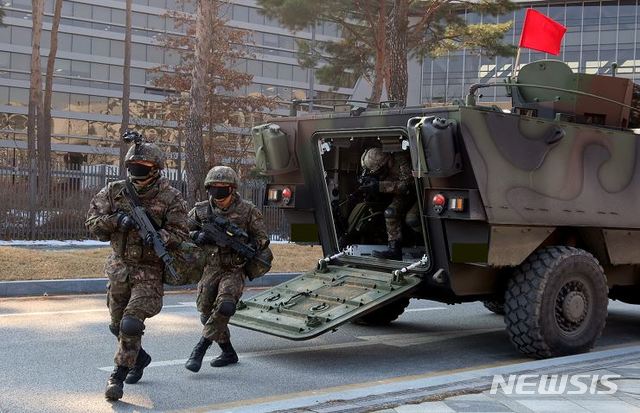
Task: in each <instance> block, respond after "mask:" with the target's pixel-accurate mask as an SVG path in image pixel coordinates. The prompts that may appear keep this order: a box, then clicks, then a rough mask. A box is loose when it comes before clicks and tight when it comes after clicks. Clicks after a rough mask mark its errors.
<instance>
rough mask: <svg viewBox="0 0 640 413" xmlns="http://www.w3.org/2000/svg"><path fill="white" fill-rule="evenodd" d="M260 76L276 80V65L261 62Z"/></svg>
mask: <svg viewBox="0 0 640 413" xmlns="http://www.w3.org/2000/svg"><path fill="white" fill-rule="evenodd" d="M262 76H264V77H270V78H273V79H276V78H277V77H278V65H277V63H272V62H262Z"/></svg>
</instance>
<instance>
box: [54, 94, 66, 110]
mask: <svg viewBox="0 0 640 413" xmlns="http://www.w3.org/2000/svg"><path fill="white" fill-rule="evenodd" d="M51 108H52V109H54V110H63V111H68V110H69V94H68V93H62V92H53V93H52V94H51Z"/></svg>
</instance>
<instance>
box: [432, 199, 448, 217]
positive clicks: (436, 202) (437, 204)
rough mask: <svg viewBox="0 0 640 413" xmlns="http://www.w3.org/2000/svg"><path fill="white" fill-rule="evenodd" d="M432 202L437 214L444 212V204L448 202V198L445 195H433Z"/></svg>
mask: <svg viewBox="0 0 640 413" xmlns="http://www.w3.org/2000/svg"><path fill="white" fill-rule="evenodd" d="M431 203H432V204H433V211H434V212H435V213H436V214H442V212H443V211H444V206H445V205H446V203H447V199H446V198H445V197H444V195H442V194H437V195H435V196H434V197H433V200H432V201H431Z"/></svg>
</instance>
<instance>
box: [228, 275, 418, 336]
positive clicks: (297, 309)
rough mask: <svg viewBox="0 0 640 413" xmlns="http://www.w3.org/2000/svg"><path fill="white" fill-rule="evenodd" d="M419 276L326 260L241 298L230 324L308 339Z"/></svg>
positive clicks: (404, 289) (379, 303)
mask: <svg viewBox="0 0 640 413" xmlns="http://www.w3.org/2000/svg"><path fill="white" fill-rule="evenodd" d="M420 281H421V280H420V278H418V277H417V276H415V275H400V276H396V275H393V274H392V273H391V272H379V271H373V270H369V269H366V270H365V269H358V268H352V267H344V266H339V265H327V266H326V267H325V268H323V269H318V270H314V271H311V272H308V273H306V274H303V275H301V276H299V277H297V278H294V279H293V280H291V281H287V282H285V283H283V284H280V285H278V286H276V287H273V288H271V289H269V290H267V291H264V292H263V293H260V294H258V295H256V296H253V297H251V298H250V299H248V300H245V301H241V302H240V303H239V304H238V309H237V311H236V313H235V315H234V316H233V317H232V318H231V324H233V325H235V326H238V327H244V328H248V329H251V330H256V331H260V332H263V333H267V334H271V335H274V336H278V337H283V338H288V339H291V340H307V339H310V338H313V337H317V336H319V335H320V334H323V333H325V332H327V331H330V330H334V329H335V328H336V327H338V326H339V325H341V324H344V323H346V322H347V321H349V320H352V319H355V318H357V317H359V316H361V315H363V314H364V313H367V312H369V311H372V310H374V309H376V308H378V307H381V306H383V305H384V304H385V303H388V302H391V301H393V300H394V299H396V298H398V297H399V296H401V295H404V294H406V293H408V292H410V291H411V290H413V289H414V288H416V287H417V286H418V284H419V283H420Z"/></svg>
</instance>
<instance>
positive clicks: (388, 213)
mask: <svg viewBox="0 0 640 413" xmlns="http://www.w3.org/2000/svg"><path fill="white" fill-rule="evenodd" d="M397 216H398V211H397V210H396V209H395V208H394V207H391V206H390V207H389V208H387V209H385V210H384V217H385V218H395V217H397Z"/></svg>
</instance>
